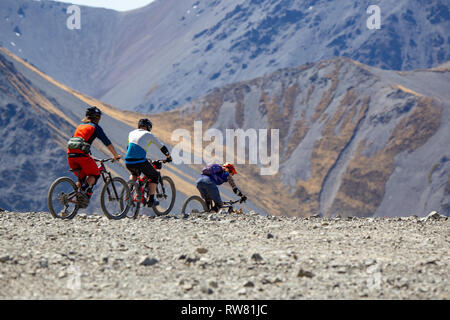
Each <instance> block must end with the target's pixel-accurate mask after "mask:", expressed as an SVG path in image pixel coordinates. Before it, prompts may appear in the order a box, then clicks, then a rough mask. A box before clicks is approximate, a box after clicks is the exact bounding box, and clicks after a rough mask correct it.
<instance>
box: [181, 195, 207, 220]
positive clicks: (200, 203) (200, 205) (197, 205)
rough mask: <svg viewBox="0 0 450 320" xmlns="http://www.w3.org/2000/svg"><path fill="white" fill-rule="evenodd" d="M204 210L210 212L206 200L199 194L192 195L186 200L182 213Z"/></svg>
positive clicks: (202, 211) (188, 213)
mask: <svg viewBox="0 0 450 320" xmlns="http://www.w3.org/2000/svg"><path fill="white" fill-rule="evenodd" d="M204 212H208V207H207V206H206V202H205V200H203V199H202V198H201V197H199V196H190V197H189V198H187V199H186V200H185V201H184V203H183V207H182V208H181V213H183V214H184V215H190V214H192V213H204Z"/></svg>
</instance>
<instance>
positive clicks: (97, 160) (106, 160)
mask: <svg viewBox="0 0 450 320" xmlns="http://www.w3.org/2000/svg"><path fill="white" fill-rule="evenodd" d="M93 159H94V161H96V162H100V163H105V162H109V161H111V162H114V161H116V160H114V158H108V159H97V158H93Z"/></svg>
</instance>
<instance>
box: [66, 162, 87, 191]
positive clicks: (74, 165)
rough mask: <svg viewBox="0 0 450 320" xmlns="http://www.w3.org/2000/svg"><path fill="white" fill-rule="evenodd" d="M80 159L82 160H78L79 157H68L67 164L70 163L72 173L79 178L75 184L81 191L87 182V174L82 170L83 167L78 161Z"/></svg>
mask: <svg viewBox="0 0 450 320" xmlns="http://www.w3.org/2000/svg"><path fill="white" fill-rule="evenodd" d="M79 159H80V158H77V157H74V158H71V157H68V158H67V162H68V163H69V167H70V169H71V170H73V171H72V172H73V174H74V175H75V176H76V177H77V181H76V183H75V184H76V185H77V187H78V190H80V189H81V187H82V184H83V183H84V182H85V180H86V174H85V173H84V172H83V170H82V166H81V164H80V163H79V161H78V160H79Z"/></svg>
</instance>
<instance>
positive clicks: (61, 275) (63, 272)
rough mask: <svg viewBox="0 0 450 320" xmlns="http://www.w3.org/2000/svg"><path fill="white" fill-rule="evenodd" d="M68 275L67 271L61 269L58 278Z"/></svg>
mask: <svg viewBox="0 0 450 320" xmlns="http://www.w3.org/2000/svg"><path fill="white" fill-rule="evenodd" d="M65 277H67V273H66V272H65V271H61V272H60V273H58V278H60V279H62V278H65Z"/></svg>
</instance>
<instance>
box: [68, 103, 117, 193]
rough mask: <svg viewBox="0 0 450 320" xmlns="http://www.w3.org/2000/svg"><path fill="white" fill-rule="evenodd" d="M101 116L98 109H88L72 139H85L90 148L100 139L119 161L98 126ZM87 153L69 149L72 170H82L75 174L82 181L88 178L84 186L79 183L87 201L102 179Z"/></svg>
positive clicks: (69, 161)
mask: <svg viewBox="0 0 450 320" xmlns="http://www.w3.org/2000/svg"><path fill="white" fill-rule="evenodd" d="M101 116H102V112H101V111H100V109H98V108H97V107H89V108H87V110H86V117H85V118H84V119H83V120H81V122H83V124H81V125H79V126H78V127H77V128H76V130H75V133H74V134H73V137H72V138H83V139H84V141H85V143H87V144H88V145H89V146H90V145H91V144H92V142H93V141H94V140H95V138H99V139H100V141H102V142H103V144H104V145H105V146H106V147H107V148H108V149H109V151H110V152H111V154H112V155H113V157H114V160H119V159H120V155H119V154H118V153H117V152H116V149H115V148H114V146H113V145H112V143H111V141H110V140H109V139H108V137H107V136H106V135H105V133H104V132H103V129H102V128H101V127H100V126H99V125H98V123H99V121H100V119H101ZM69 141H70V140H69ZM89 146H88V147H89ZM89 150H90V148H89ZM85 151H86V150H84V151H83V150H82V149H79V148H74V149H71V148H69V147H68V149H67V161H68V163H69V167H70V168H71V169H81V170H80V171H79V172H74V173H75V175H77V176H78V175H79V178H80V180H81V181H83V180H84V179H85V177H87V179H86V181H85V182H84V183H83V185H81V183H80V182H77V187H78V189H79V190H80V189H81V190H82V191H84V193H85V195H86V196H87V199H90V197H91V196H92V187H93V186H94V185H95V184H96V183H97V180H98V178H99V177H100V170H99V168H98V166H97V164H96V163H95V161H94V159H93V158H92V157H91V156H90V155H89V154H90V151H89V152H88V153H86V152H85Z"/></svg>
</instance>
